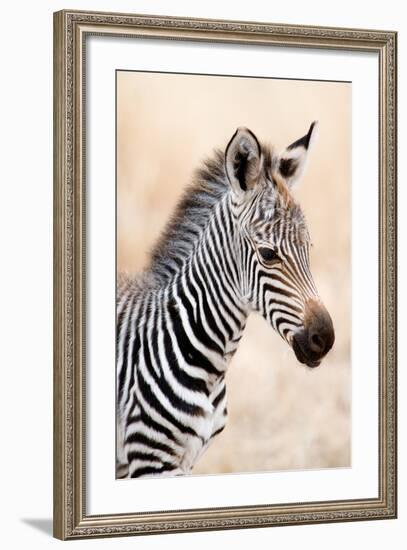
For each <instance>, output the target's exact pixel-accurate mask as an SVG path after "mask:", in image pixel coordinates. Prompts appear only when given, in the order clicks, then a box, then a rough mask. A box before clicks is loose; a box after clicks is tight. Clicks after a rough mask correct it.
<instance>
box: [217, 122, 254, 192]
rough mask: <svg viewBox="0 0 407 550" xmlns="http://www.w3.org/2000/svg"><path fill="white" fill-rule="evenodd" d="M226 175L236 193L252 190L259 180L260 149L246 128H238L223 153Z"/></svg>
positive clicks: (251, 133)
mask: <svg viewBox="0 0 407 550" xmlns="http://www.w3.org/2000/svg"><path fill="white" fill-rule="evenodd" d="M225 166H226V174H227V177H228V179H229V182H230V184H231V186H232V188H233V189H234V191H235V192H236V193H239V194H240V193H242V192H245V191H247V190H249V189H253V187H254V186H255V185H256V183H257V182H258V180H259V175H260V167H261V148H260V144H259V142H258V141H257V138H256V136H255V135H254V134H253V132H251V131H250V130H249V129H248V128H238V129H237V130H236V132H235V133H234V135H233V136H232V139H231V140H230V141H229V144H228V146H227V147H226V151H225Z"/></svg>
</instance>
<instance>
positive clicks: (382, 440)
mask: <svg viewBox="0 0 407 550" xmlns="http://www.w3.org/2000/svg"><path fill="white" fill-rule="evenodd" d="M95 33H97V34H110V35H112V34H113V35H117V36H148V37H156V38H162V39H180V40H200V41H212V42H234V43H244V44H254V43H257V44H259V43H261V44H274V45H284V46H292V47H301V48H303V47H313V48H315V47H318V48H331V49H332V48H335V49H340V50H362V51H370V52H375V53H377V54H378V60H379V75H380V76H379V83H378V84H379V102H380V105H379V117H380V121H379V122H380V124H379V162H380V167H379V177H380V182H379V189H380V191H379V236H378V237H379V250H380V252H379V363H380V364H379V449H378V452H379V471H378V479H379V496H378V498H373V499H362V500H344V501H336V502H335V501H329V502H313V503H306V504H298V503H293V504H284V505H267V506H263V505H261V506H260V505H259V506H241V507H232V508H221V509H219V508H217V509H214V508H213V509H194V510H182V511H176V512H157V513H137V514H111V515H104V516H90V515H87V514H86V494H85V468H84V463H85V447H84V441H85V423H84V418H85V407H86V403H85V393H84V387H85V386H84V384H85V376H84V374H85V362H84V350H85V326H86V325H85V323H86V314H85V304H86V295H85V238H86V235H85V225H84V220H85V201H86V196H85V191H84V189H85V187H84V178H85V172H84V154H85V151H84V147H83V140H84V125H83V76H84V72H85V70H86V69H85V67H84V56H83V51H84V46H85V39H86V36H87V35H90V34H95ZM396 42H397V35H396V33H395V32H390V31H376V30H359V29H358V30H354V29H343V28H322V27H305V26H292V25H275V24H268V23H267V24H266V23H253V22H250V23H248V22H240V21H239V22H238V21H215V20H206V19H186V18H174V17H154V16H146V15H130V14H110V13H96V12H79V11H60V12H57V13H55V14H54V250H55V251H54V270H55V275H54V300H55V305H54V338H55V340H54V535H55V536H56V537H58V538H60V539H73V538H83V537H100V536H117V535H132V534H152V533H168V532H181V531H204V530H214V529H233V528H248V527H266V526H273V525H289V524H303V523H320V522H334V521H355V520H364V519H385V518H395V517H396V506H397V498H396V494H397V484H396V483H397V474H396V463H397V456H396V439H397V437H396V398H397V394H396V330H397V327H396V244H397V242H396V137H397V136H396Z"/></svg>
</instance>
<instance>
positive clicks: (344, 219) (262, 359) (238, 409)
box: [117, 71, 351, 474]
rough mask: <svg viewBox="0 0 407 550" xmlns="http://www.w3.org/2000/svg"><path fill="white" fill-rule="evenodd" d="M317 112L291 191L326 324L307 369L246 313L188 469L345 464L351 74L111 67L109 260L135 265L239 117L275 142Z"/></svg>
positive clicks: (303, 127) (132, 269) (294, 134)
mask: <svg viewBox="0 0 407 550" xmlns="http://www.w3.org/2000/svg"><path fill="white" fill-rule="evenodd" d="M313 120H318V121H319V123H320V129H319V139H318V141H317V143H316V144H315V146H314V148H313V150H312V152H311V153H310V158H309V162H308V165H307V167H306V171H305V173H304V176H303V179H302V181H301V183H300V185H299V187H298V190H296V192H295V197H296V198H297V200H298V201H299V202H300V203H301V205H302V207H303V210H304V212H305V216H306V218H307V221H308V227H309V230H310V234H311V239H312V241H313V244H314V246H313V248H312V250H311V271H312V273H313V275H314V279H315V282H316V286H317V288H318V290H319V293H320V296H321V297H322V300H323V301H324V303H325V305H326V307H327V308H328V311H329V312H330V314H331V316H332V319H333V322H334V326H335V333H336V341H335V345H334V347H333V349H332V350H331V352H330V353H329V354H328V356H327V357H326V358H325V359H324V360H323V362H322V364H321V366H320V367H319V368H317V369H313V370H311V369H308V368H307V367H305V366H303V365H301V364H300V363H298V361H297V360H296V358H295V356H294V353H293V351H292V350H291V349H290V348H289V347H288V346H287V345H286V344H285V343H284V342H283V341H282V340H281V339H280V337H279V336H278V335H277V334H276V333H275V332H274V331H273V330H272V328H271V327H269V326H268V325H267V323H266V322H265V321H264V320H263V318H261V317H259V316H257V315H255V314H252V315H251V317H250V318H249V322H248V324H247V327H246V330H245V334H244V337H243V339H242V341H241V344H240V347H239V349H238V351H237V353H236V355H235V357H234V358H233V360H232V362H231V365H230V367H229V371H228V374H227V396H228V412H229V415H228V421H227V424H226V428H225V430H224V431H223V432H222V433H221V434H220V436H218V437H217V438H216V439H215V440H214V442H213V443H212V444H211V446H210V447H209V449H208V450H207V451H206V453H205V454H204V455H203V456H202V458H201V459H200V461H199V462H198V463H197V465H196V466H195V468H194V470H193V473H195V474H215V473H228V472H244V471H270V470H287V469H290V470H294V469H314V468H318V469H319V468H333V467H347V466H350V465H351V464H350V460H351V446H350V443H351V363H350V350H351V342H350V335H351V84H349V83H338V82H315V81H295V80H274V79H255V78H238V77H218V76H216V77H215V76H198V75H172V74H152V73H151V74H150V73H137V72H124V71H120V72H118V73H117V269H118V271H119V272H123V271H125V272H129V273H137V272H140V271H141V270H142V269H143V268H144V267H145V266H146V265H147V263H148V254H149V250H150V248H151V247H152V245H153V244H154V242H155V240H156V239H157V237H158V236H159V234H160V232H161V230H162V229H163V227H164V225H165V223H166V221H167V219H168V217H169V215H170V214H171V212H172V210H173V209H174V207H175V205H176V203H177V201H178V199H179V197H180V195H181V193H182V192H183V190H184V188H185V186H186V185H188V183H189V182H190V181H191V178H192V175H193V172H194V170H195V169H196V168H197V167H198V166H199V165H200V163H201V162H202V160H203V159H204V158H205V157H207V156H209V155H210V154H211V151H212V150H213V149H214V148H215V147H219V148H222V149H224V148H225V147H226V145H227V143H228V141H229V139H230V138H231V136H232V135H233V133H234V131H235V130H236V128H237V127H238V126H247V127H248V128H250V129H251V130H252V131H253V132H254V133H255V134H256V135H257V137H258V139H259V140H260V141H262V142H268V143H271V144H273V145H274V146H275V147H276V149H277V150H278V151H279V150H281V149H283V148H284V147H286V146H287V145H289V144H290V143H292V142H293V141H295V140H296V139H298V138H299V137H301V136H303V135H304V134H305V133H306V132H307V130H308V128H309V125H310V123H311V122H312V121H313Z"/></svg>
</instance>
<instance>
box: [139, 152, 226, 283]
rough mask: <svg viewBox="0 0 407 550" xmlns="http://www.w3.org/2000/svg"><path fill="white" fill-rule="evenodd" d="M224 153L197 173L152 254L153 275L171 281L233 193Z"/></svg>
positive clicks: (158, 280)
mask: <svg viewBox="0 0 407 550" xmlns="http://www.w3.org/2000/svg"><path fill="white" fill-rule="evenodd" d="M229 189H230V186H229V183H228V180H227V176H226V171H225V162H224V153H223V151H220V150H219V149H216V150H215V152H214V155H213V157H211V158H208V159H206V160H205V161H204V163H203V166H202V167H201V168H200V169H198V170H197V171H196V173H195V177H194V179H193V182H192V184H191V185H190V186H189V187H187V189H186V190H185V192H184V194H183V196H182V197H181V199H180V201H179V203H178V205H177V206H176V208H175V211H174V212H173V214H172V216H171V218H170V219H169V221H168V222H167V225H166V227H165V229H164V231H163V232H162V234H161V236H160V238H159V240H158V242H157V243H156V244H155V246H154V247H153V249H152V251H151V255H150V266H149V272H150V273H151V275H152V276H153V278H154V279H155V281H156V282H157V283H160V282H165V281H168V280H169V279H170V277H171V274H172V273H174V272H175V271H177V269H178V268H179V267H180V266H181V265H182V263H183V261H184V259H185V258H186V257H187V256H188V255H189V253H190V251H191V249H192V247H193V245H194V243H195V242H196V240H197V238H199V235H200V234H201V232H202V230H203V229H204V228H205V226H206V224H207V222H208V219H209V218H210V216H211V212H212V210H213V207H214V205H215V204H216V203H218V202H219V201H220V200H221V199H222V197H223V196H224V195H225V194H226V193H227V192H228V191H229Z"/></svg>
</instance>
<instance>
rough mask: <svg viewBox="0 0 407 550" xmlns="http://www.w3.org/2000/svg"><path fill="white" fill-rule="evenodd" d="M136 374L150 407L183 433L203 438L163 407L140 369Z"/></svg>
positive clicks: (141, 390)
mask: <svg viewBox="0 0 407 550" xmlns="http://www.w3.org/2000/svg"><path fill="white" fill-rule="evenodd" d="M136 374H137V383H138V386H139V389H140V392H141V393H142V395H143V398H144V399H145V400H146V401H147V403H148V404H149V405H150V407H152V408H153V409H155V410H156V411H157V413H158V414H159V415H160V416H162V417H163V418H165V419H166V420H167V421H168V422H170V423H171V424H172V425H173V426H174V427H175V428H177V430H179V431H180V432H181V433H184V434H190V435H193V436H195V437H199V438H200V439H201V440H202V438H201V437H200V436H198V434H197V433H196V432H195V430H193V429H192V428H190V427H189V426H184V425H183V424H181V422H179V421H178V420H177V419H176V418H175V417H174V416H173V415H172V414H171V413H170V412H169V411H168V410H167V409H166V408H164V407H163V405H162V404H161V403H160V401H159V400H158V399H157V397H156V396H155V395H154V393H153V392H152V390H151V387H150V384H148V382H146V381H145V380H144V378H143V376H142V375H141V373H140V372H139V370H138V369H137V370H136Z"/></svg>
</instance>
